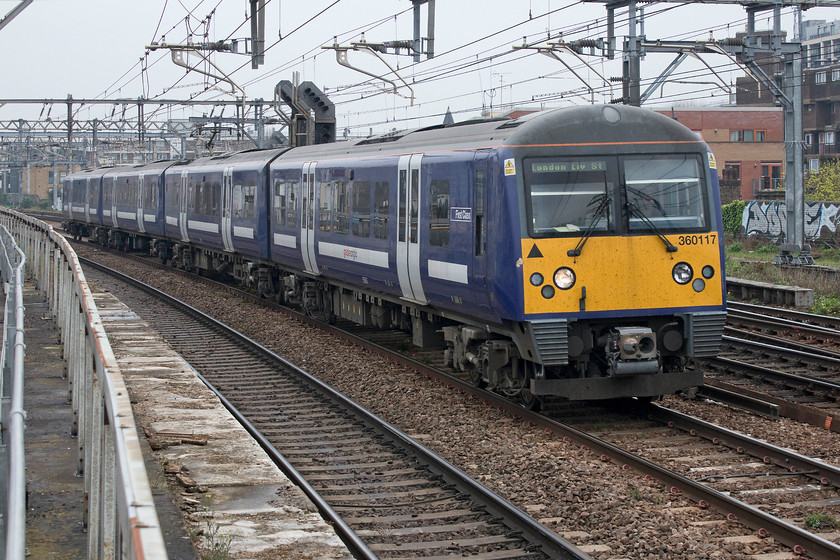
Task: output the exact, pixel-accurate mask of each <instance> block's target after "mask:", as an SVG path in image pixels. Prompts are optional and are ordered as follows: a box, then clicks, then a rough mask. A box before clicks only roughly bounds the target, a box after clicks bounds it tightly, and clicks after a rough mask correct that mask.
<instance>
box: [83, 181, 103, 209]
mask: <svg viewBox="0 0 840 560" xmlns="http://www.w3.org/2000/svg"><path fill="white" fill-rule="evenodd" d="M98 197H99V190H98V189H97V188H96V183H94V182H93V181H88V185H87V202H88V204H89V205H90V206H97V205H98V204H99V201H98V200H97V198H98ZM103 206H104V203H103Z"/></svg>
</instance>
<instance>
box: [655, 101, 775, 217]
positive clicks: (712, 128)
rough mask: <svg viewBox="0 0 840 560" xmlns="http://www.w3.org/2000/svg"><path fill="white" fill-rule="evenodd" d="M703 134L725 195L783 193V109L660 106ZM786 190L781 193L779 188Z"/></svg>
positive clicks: (750, 196) (745, 197)
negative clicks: (715, 162) (666, 107)
mask: <svg viewBox="0 0 840 560" xmlns="http://www.w3.org/2000/svg"><path fill="white" fill-rule="evenodd" d="M657 112H658V113H662V114H663V115H666V116H669V117H671V118H673V119H676V120H677V121H679V122H680V123H682V124H683V125H685V126H687V127H688V128H690V129H691V130H693V131H695V132H696V133H698V134H699V135H700V136H701V137H702V138H703V140H705V141H706V143H707V144H708V145H709V147H710V148H711V149H712V153H713V154H714V155H715V160H716V161H717V166H718V175H719V177H720V179H721V199H722V200H723V202H724V204H725V203H727V202H731V201H732V200H736V199H741V200H754V199H760V198H778V197H779V196H784V195H783V194H782V193H783V192H784V191H783V189H784V176H785V175H784V174H785V169H784V165H785V145H784V114H783V112H782V109H781V108H779V107H736V106H724V107H703V108H697V109H676V108H674V109H657ZM780 190H782V193H780V192H779V191H780Z"/></svg>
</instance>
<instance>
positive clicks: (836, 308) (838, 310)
mask: <svg viewBox="0 0 840 560" xmlns="http://www.w3.org/2000/svg"><path fill="white" fill-rule="evenodd" d="M811 313H816V314H817V315H833V316H835V317H840V298H837V297H835V296H831V295H828V296H820V295H816V294H815V295H814V305H813V307H811Z"/></svg>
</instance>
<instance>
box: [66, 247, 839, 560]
mask: <svg viewBox="0 0 840 560" xmlns="http://www.w3.org/2000/svg"><path fill="white" fill-rule="evenodd" d="M74 247H75V249H76V251H77V252H78V253H79V255H80V257H82V258H83V259H89V260H90V261H91V263H90V264H83V266H84V267H85V271H86V274H87V275H88V279H89V281H90V282H91V284H93V285H94V286H95V287H96V289H100V290H106V291H110V292H111V293H112V294H114V295H115V296H117V297H118V298H119V299H120V300H121V301H123V302H124V303H125V304H126V305H128V306H129V307H130V308H131V309H132V310H133V311H135V312H136V313H138V314H139V315H140V316H141V317H142V318H143V319H144V320H146V321H148V322H149V323H150V324H151V325H152V327H153V328H154V329H156V330H158V331H159V332H160V333H161V334H162V336H163V337H164V338H165V339H166V340H167V341H168V342H169V343H170V344H171V345H172V346H173V348H174V349H175V350H176V351H177V352H179V353H181V354H182V355H184V356H185V358H186V359H187V360H188V361H189V362H190V363H191V364H192V365H193V367H195V368H196V370H197V371H198V373H200V374H201V375H202V376H204V377H206V378H207V381H208V382H209V383H210V384H211V385H213V386H214V387H216V389H217V390H218V391H219V393H220V394H221V395H222V397H223V399H225V400H226V401H229V402H230V403H231V406H233V407H235V408H236V409H237V410H238V411H239V413H241V414H242V416H243V418H244V420H246V421H247V423H249V424H250V425H252V426H254V429H255V430H258V431H259V434H260V435H259V436H258V437H259V438H261V439H264V440H265V441H267V442H268V443H270V445H271V446H274V447H275V448H276V449H277V451H278V453H279V455H282V456H283V457H284V458H285V460H287V461H288V462H289V463H291V464H292V465H293V466H294V467H295V468H296V469H297V470H298V472H299V473H300V476H301V477H302V478H303V479H304V480H306V482H305V483H304V484H306V485H309V486H311V487H312V488H314V489H315V490H316V491H317V493H318V495H319V496H320V499H323V500H324V501H325V502H326V503H327V504H328V506H329V508H328V509H331V510H332V511H333V512H335V514H336V516H337V518H336V519H335V520H332V523H333V525H334V526H336V527H339V528H341V527H342V526H344V525H346V527H347V528H348V529H349V531H350V533H351V534H353V535H355V537H354V538H357V539H358V540H359V547H360V549H361V550H362V551H363V552H362V553H357V554H360V555H361V556H360V557H363V555H364V554H366V553H370V554H372V556H369V557H379V558H407V557H444V556H447V555H452V554H457V555H465V556H470V555H474V556H475V557H479V558H488V559H489V558H513V557H523V558H540V557H549V558H555V557H561V558H565V557H568V558H586V557H591V558H598V559H620V558H661V557H670V558H690V559H693V558H698V559H699V558H762V559H765V560H769V559H784V558H796V557H802V556H805V557H813V558H836V557H837V556H838V555H840V529H838V520H840V438H838V435H837V434H836V433H835V431H837V430H838V429H840V428H838V425H837V424H840V422H838V423H837V424H834V422H833V420H834V417H835V415H836V412H835V409H836V407H837V400H838V395H840V386H838V383H840V381H838V379H837V377H838V372H840V367H838V356H837V355H836V351H837V336H838V334H837V333H838V329H837V324H836V322H833V320H831V319H819V321H822V322H818V319H817V318H816V317H815V316H797V317H787V318H776V317H774V316H772V315H771V311H772V310H771V309H770V308H767V307H765V306H749V305H746V306H744V305H732V306H731V307H730V318H729V321H728V323H727V332H726V333H725V337H724V342H723V345H722V349H721V354H720V357H719V358H717V359H710V360H708V361H704V362H698V364H697V367H699V368H702V369H704V370H705V371H706V375H707V381H708V383H707V387H706V388H703V389H701V390H700V391H699V392H698V393H697V394H693V391H691V392H689V394H688V395H681V396H668V397H665V398H663V399H661V400H658V401H656V402H655V404H653V403H651V404H649V403H647V402H645V399H642V400H639V401H636V400H629V399H628V400H621V401H617V402H608V403H601V404H599V405H592V404H583V403H574V404H570V403H568V402H565V401H561V400H560V399H552V398H546V399H545V401H544V402H543V403H542V408H541V410H540V411H539V412H536V411H532V410H527V409H526V408H524V407H523V406H521V405H519V404H517V403H515V402H511V401H507V400H505V399H503V398H501V397H499V396H497V395H493V394H491V393H487V392H485V391H483V390H482V389H480V388H478V387H476V386H475V385H477V384H474V383H472V382H470V379H469V378H468V377H465V376H459V375H458V373H457V372H451V371H444V369H445V368H442V367H441V364H442V360H441V359H440V354H441V352H430V351H428V350H417V349H412V348H410V346H411V345H410V344H407V343H406V342H407V341H406V337H405V335H401V334H400V333H398V332H395V331H384V332H383V331H376V332H368V331H366V330H365V329H360V328H358V327H355V328H352V327H350V326H347V327H346V328H344V329H343V328H341V327H343V326H344V325H342V324H341V323H339V324H338V325H336V326H330V325H327V324H326V323H323V322H320V321H317V320H313V319H309V318H307V317H305V316H301V315H296V314H294V313H292V312H290V311H289V310H288V309H285V308H280V307H277V306H274V305H271V304H269V303H268V302H266V301H265V300H260V299H259V298H254V297H251V296H248V295H247V294H244V293H241V292H238V291H236V290H233V289H232V288H228V287H225V286H222V285H218V284H215V283H212V282H208V281H207V280H206V279H203V278H199V277H192V276H186V275H184V274H182V273H180V272H179V271H177V270H175V269H172V268H169V267H161V266H159V265H154V264H153V263H149V262H145V261H142V260H140V259H136V258H131V259H129V258H126V255H124V254H119V253H112V252H109V251H106V250H103V249H101V248H98V247H97V246H95V245H93V244H90V243H87V242H77V243H74ZM93 262H95V263H99V264H100V265H102V266H104V267H108V268H112V269H115V270H119V271H121V272H122V273H124V274H126V275H127V276H130V277H133V278H136V279H138V280H139V281H141V282H144V283H146V284H148V285H149V286H152V287H154V288H157V289H160V290H162V291H165V292H166V293H168V294H170V295H172V296H174V297H175V298H177V299H179V300H181V301H183V302H185V303H187V304H189V305H190V306H192V307H194V308H195V309H197V310H200V311H202V312H203V313H206V314H207V315H209V316H211V317H213V318H214V319H216V320H218V321H219V322H221V323H223V324H225V325H229V326H230V327H231V328H232V329H235V330H236V331H238V332H239V333H241V334H242V335H243V336H245V337H247V338H249V339H251V340H253V341H255V342H256V343H258V344H259V345H261V346H262V347H264V348H265V349H268V350H269V351H271V352H274V353H276V354H277V355H279V356H282V357H283V358H284V359H285V360H288V362H290V365H291V364H294V365H296V366H298V367H299V368H301V369H302V370H305V372H306V373H308V374H310V375H312V376H314V377H315V378H317V380H318V381H320V382H321V383H323V384H325V385H327V386H329V387H331V388H332V389H333V390H335V391H336V392H338V393H340V394H341V395H343V397H344V398H346V399H348V401H349V402H350V403H354V404H349V405H348V404H340V405H339V404H335V403H332V404H327V405H320V404H318V405H316V404H315V401H316V400H317V399H320V397H317V398H316V396H315V393H316V392H320V389H316V388H314V387H313V385H304V384H301V382H299V381H296V380H295V381H293V380H291V379H288V377H289V376H290V375H292V374H290V373H286V372H285V371H281V369H283V370H285V367H284V368H280V367H279V366H277V365H251V362H250V360H254V359H257V356H260V357H259V359H261V360H262V359H264V356H261V355H262V354H264V353H263V352H262V351H257V350H244V349H243V348H244V347H242V346H240V347H239V349H237V350H228V349H227V346H223V345H226V344H229V343H228V342H226V341H227V340H228V337H229V335H226V334H221V333H220V332H214V333H213V334H212V335H201V334H200V332H201V329H200V328H199V327H194V326H192V323H190V324H189V326H188V324H187V323H186V321H187V320H186V319H183V318H177V319H172V318H171V317H170V316H168V315H169V314H170V313H171V312H170V311H167V312H165V313H164V315H165V316H166V318H156V317H158V316H159V314H160V313H163V312H161V311H159V310H158V311H155V309H157V308H159V307H160V306H161V304H158V303H152V301H154V300H153V299H152V298H150V297H149V296H148V295H138V293H137V291H136V289H135V288H130V287H128V286H127V285H126V284H124V283H123V282H122V281H120V280H117V279H115V278H113V277H111V276H109V275H108V274H106V273H105V272H102V271H100V270H97V269H95V268H94V266H93V264H92V263H93ZM167 325H168V326H167ZM173 325H174V327H173ZM202 328H204V327H202ZM207 336H210V338H207ZM768 337H769V338H768ZM238 344H240V343H238ZM222 366H224V367H222ZM225 368H227V370H228V371H227V372H225V371H221V370H225ZM231 368H232V369H231ZM231 375H232V376H233V377H232V379H233V380H232V381H231V380H230V379H231V378H230V377H225V376H231ZM295 375H297V374H295ZM217 376H221V377H217ZM462 377H463V378H462ZM315 384H316V385H317V384H318V383H317V382H316V383H315ZM321 406H325V407H326V411H325V412H320V411H319V410H320V407H321ZM356 406H358V407H361V408H363V409H365V410H367V411H369V412H370V413H371V414H372V415H374V416H375V417H377V418H378V419H379V421H381V422H384V427H374V426H373V424H372V423H371V422H374V421H372V420H368V419H365V420H360V419H359V418H358V417H356V416H355V415H356V412H355V411H354V408H355V407H356ZM284 407H285V408H284ZM339 410H340V411H341V412H339ZM310 426H314V427H310ZM310 429H313V430H314V432H309V431H307V430H310ZM415 442H416V443H419V444H421V448H420V449H417V448H415V447H413V445H414V443H415ZM339 443H342V444H343V446H345V447H342V446H339ZM348 446H349V447H348ZM438 459H442V460H443V463H442V464H441V463H438V462H437V460H438ZM327 467H332V468H334V467H337V468H335V469H334V470H330V469H328V468H327ZM451 467H454V469H451ZM459 473H463V475H464V478H461V477H460V475H459ZM485 489H486V490H485ZM211 492H212V490H211ZM497 498H499V499H500V501H498V500H497ZM506 502H509V503H510V504H512V505H513V506H515V508H516V509H518V510H519V512H520V513H516V512H515V511H509V510H508V509H506V508H505V507H504V504H505V503H506ZM339 533H340V531H339ZM345 542H347V538H345ZM566 542H568V543H569V544H570V545H571V546H570V547H569V548H568V549H566V548H565V543H566ZM351 548H352V547H351ZM365 550H367V551H368V552H364V551H365Z"/></svg>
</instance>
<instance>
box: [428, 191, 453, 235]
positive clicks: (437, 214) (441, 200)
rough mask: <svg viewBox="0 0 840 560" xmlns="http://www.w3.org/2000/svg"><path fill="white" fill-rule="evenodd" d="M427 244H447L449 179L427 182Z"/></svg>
mask: <svg viewBox="0 0 840 560" xmlns="http://www.w3.org/2000/svg"><path fill="white" fill-rule="evenodd" d="M429 203H430V207H429V244H430V245H433V246H435V247H447V246H449V181H431V183H430V184H429Z"/></svg>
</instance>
